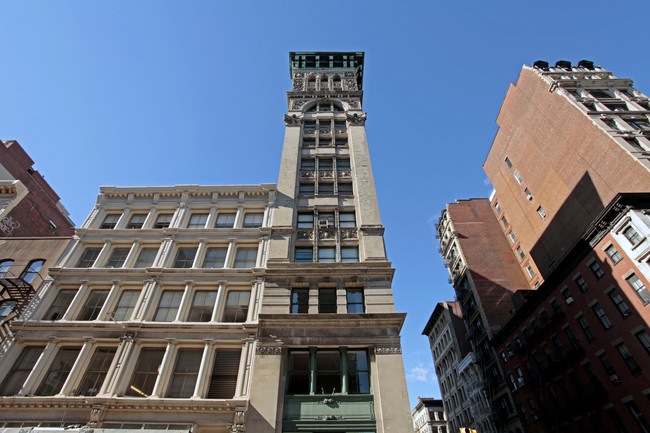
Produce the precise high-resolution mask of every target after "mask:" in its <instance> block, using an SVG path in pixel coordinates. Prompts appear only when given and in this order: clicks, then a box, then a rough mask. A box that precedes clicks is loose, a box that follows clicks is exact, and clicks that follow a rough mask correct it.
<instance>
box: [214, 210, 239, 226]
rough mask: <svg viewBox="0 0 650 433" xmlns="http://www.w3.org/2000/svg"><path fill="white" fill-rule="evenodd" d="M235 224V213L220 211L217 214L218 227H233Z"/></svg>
mask: <svg viewBox="0 0 650 433" xmlns="http://www.w3.org/2000/svg"><path fill="white" fill-rule="evenodd" d="M234 225H235V214H234V213H220V214H219V215H217V223H216V226H215V227H216V228H218V229H231V228H233V226H234Z"/></svg>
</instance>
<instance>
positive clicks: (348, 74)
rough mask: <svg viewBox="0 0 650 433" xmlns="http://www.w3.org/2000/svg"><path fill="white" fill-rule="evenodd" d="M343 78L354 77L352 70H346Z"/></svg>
mask: <svg viewBox="0 0 650 433" xmlns="http://www.w3.org/2000/svg"><path fill="white" fill-rule="evenodd" d="M345 78H354V72H350V71H348V72H346V73H345Z"/></svg>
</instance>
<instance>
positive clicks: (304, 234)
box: [296, 229, 314, 241]
mask: <svg viewBox="0 0 650 433" xmlns="http://www.w3.org/2000/svg"><path fill="white" fill-rule="evenodd" d="M313 238H314V231H313V230H312V229H307V230H305V229H298V230H297V231H296V239H297V240H299V241H303V240H307V241H310V240H312V239H313Z"/></svg>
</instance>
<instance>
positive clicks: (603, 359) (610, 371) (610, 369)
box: [598, 352, 620, 382]
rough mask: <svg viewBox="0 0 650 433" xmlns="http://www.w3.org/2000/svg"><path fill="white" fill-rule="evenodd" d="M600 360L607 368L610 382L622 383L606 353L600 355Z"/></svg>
mask: <svg viewBox="0 0 650 433" xmlns="http://www.w3.org/2000/svg"><path fill="white" fill-rule="evenodd" d="M598 359H599V360H600V363H601V364H602V365H603V367H604V368H605V371H606V372H607V374H608V375H609V376H610V380H611V381H612V382H615V381H620V379H619V378H618V376H616V370H615V369H614V366H613V365H612V363H611V362H610V360H609V358H608V357H607V355H606V354H605V353H604V352H603V353H601V354H600V355H598ZM612 376H616V377H615V378H613V377H612Z"/></svg>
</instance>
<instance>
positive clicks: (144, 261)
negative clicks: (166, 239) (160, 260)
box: [135, 248, 158, 268]
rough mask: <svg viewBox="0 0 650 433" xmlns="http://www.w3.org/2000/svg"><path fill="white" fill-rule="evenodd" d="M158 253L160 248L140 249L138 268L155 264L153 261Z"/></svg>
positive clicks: (136, 265) (136, 264) (136, 263)
mask: <svg viewBox="0 0 650 433" xmlns="http://www.w3.org/2000/svg"><path fill="white" fill-rule="evenodd" d="M157 254H158V248H143V249H142V251H140V255H139V256H138V260H137V261H136V262H135V267H136V268H148V267H150V266H152V265H153V261H154V260H155V259H156V255H157Z"/></svg>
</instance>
